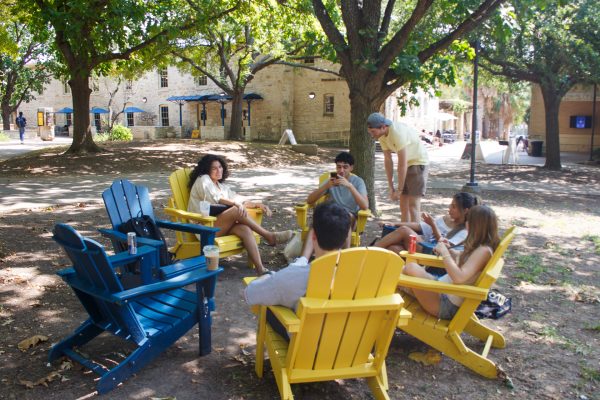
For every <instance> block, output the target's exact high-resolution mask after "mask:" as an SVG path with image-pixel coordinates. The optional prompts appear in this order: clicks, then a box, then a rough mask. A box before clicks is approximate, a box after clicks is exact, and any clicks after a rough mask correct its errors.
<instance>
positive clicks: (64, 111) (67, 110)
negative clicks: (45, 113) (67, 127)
mask: <svg viewBox="0 0 600 400" xmlns="http://www.w3.org/2000/svg"><path fill="white" fill-rule="evenodd" d="M54 113H55V114H71V113H73V109H72V108H71V107H63V108H61V109H60V110H58V111H54Z"/></svg>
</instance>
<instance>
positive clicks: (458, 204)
mask: <svg viewBox="0 0 600 400" xmlns="http://www.w3.org/2000/svg"><path fill="white" fill-rule="evenodd" d="M478 204H481V199H480V198H479V197H478V196H476V195H472V194H471V193H466V192H459V193H456V194H455V195H454V197H452V202H451V203H450V206H449V208H448V214H447V215H440V216H439V217H437V218H436V219H433V217H431V216H430V215H429V214H427V213H422V214H421V218H422V219H423V221H422V222H400V223H398V224H396V226H398V229H396V230H395V231H393V232H390V233H388V234H387V235H385V236H384V237H382V238H381V239H379V240H378V241H376V242H375V244H374V246H376V247H383V248H384V249H388V250H392V251H394V252H400V251H401V250H408V247H409V242H410V235H417V236H419V235H420V236H421V237H420V239H417V240H418V241H419V242H434V241H435V242H438V241H440V240H441V239H442V238H446V239H448V241H449V243H450V245H451V246H458V245H460V244H461V243H462V242H463V241H464V240H465V238H466V237H467V231H466V230H465V218H466V215H467V212H468V211H469V209H470V208H471V207H473V206H476V205H478Z"/></svg>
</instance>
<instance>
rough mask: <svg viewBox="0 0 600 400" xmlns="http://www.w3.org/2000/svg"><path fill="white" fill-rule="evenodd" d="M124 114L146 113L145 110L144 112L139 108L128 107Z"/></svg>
mask: <svg viewBox="0 0 600 400" xmlns="http://www.w3.org/2000/svg"><path fill="white" fill-rule="evenodd" d="M123 112H126V113H140V112H145V111H144V110H142V109H141V108H137V107H127V108H125V109H124V110H123Z"/></svg>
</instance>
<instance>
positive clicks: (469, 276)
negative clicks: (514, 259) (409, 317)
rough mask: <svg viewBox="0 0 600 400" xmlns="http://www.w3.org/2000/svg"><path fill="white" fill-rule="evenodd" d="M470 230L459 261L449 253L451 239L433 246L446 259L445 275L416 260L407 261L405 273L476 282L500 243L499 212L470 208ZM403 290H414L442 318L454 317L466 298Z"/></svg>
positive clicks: (451, 281)
mask: <svg viewBox="0 0 600 400" xmlns="http://www.w3.org/2000/svg"><path fill="white" fill-rule="evenodd" d="M467 230H468V232H469V233H468V235H467V239H466V240H465V250H464V251H463V252H462V254H461V255H460V257H459V258H458V262H457V261H456V260H455V259H454V257H453V256H452V255H451V254H450V251H449V248H448V243H446V242H439V243H438V244H437V245H436V246H435V248H434V252H435V253H436V254H438V255H440V256H441V257H442V258H443V260H444V265H445V267H446V274H445V275H443V276H441V277H439V278H438V277H435V276H433V275H431V274H429V273H428V272H427V271H425V268H423V267H422V266H420V265H419V264H417V263H414V262H409V263H407V264H406V265H405V266H404V270H403V271H402V273H403V274H405V275H409V276H415V277H419V278H426V279H431V280H438V281H441V282H447V283H454V284H464V285H469V284H473V283H475V281H476V280H477V278H478V277H479V275H480V273H481V271H482V270H483V268H484V267H485V266H486V264H487V263H488V261H489V260H490V258H491V257H492V254H493V253H494V251H495V250H496V247H498V244H499V243H500V238H499V237H498V219H497V218H496V214H495V213H494V211H493V210H492V209H491V208H489V207H487V206H475V207H473V208H471V210H470V211H469V214H468V215H467ZM403 290H407V291H409V292H411V293H412V294H413V295H414V296H415V298H416V299H417V301H418V302H419V304H420V305H421V307H423V309H424V310H425V311H427V312H428V313H429V314H431V315H433V316H436V317H438V318H440V319H451V318H452V317H454V314H456V312H457V311H458V308H459V307H460V305H461V304H462V302H463V300H464V299H463V298H462V297H458V296H454V295H450V294H444V293H435V292H429V291H426V290H419V289H410V290H409V289H403Z"/></svg>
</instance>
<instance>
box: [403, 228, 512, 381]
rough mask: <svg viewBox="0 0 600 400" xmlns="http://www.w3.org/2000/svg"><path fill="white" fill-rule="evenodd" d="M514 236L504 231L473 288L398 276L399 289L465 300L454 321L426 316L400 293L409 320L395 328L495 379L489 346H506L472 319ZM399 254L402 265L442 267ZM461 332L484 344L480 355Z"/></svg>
mask: <svg viewBox="0 0 600 400" xmlns="http://www.w3.org/2000/svg"><path fill="white" fill-rule="evenodd" d="M514 236H515V233H514V227H511V228H510V229H508V230H507V231H506V232H505V234H504V236H503V238H502V240H501V242H500V244H499V245H498V248H497V249H496V251H495V252H494V254H493V255H492V258H490V260H489V261H488V263H487V265H486V266H485V268H484V269H483V271H482V272H481V275H480V276H479V278H478V279H477V281H476V282H475V283H474V284H473V285H455V284H449V283H445V282H439V281H432V280H429V279H423V278H416V277H411V276H407V275H401V276H400V280H399V281H398V285H399V286H404V287H408V288H413V289H421V290H429V291H432V292H438V293H446V294H453V295H456V296H460V297H463V298H464V299H465V300H464V302H463V303H462V305H461V306H460V308H459V309H458V311H457V312H456V315H454V318H452V319H451V320H441V319H438V318H437V317H434V316H432V315H430V314H428V313H427V312H426V311H424V310H423V309H422V308H421V306H420V305H419V302H418V301H417V300H416V299H414V298H413V297H411V296H408V295H404V293H403V294H402V296H403V297H404V299H405V301H406V303H405V305H404V307H405V308H406V309H407V310H408V311H410V312H411V314H412V318H411V319H409V320H408V323H407V324H405V325H402V326H400V325H398V327H399V328H400V329H402V330H403V331H405V332H406V333H408V334H410V335H412V336H414V337H415V338H417V339H419V340H421V341H422V342H424V343H427V344H428V345H429V346H431V347H433V348H435V349H437V350H439V351H441V352H442V353H444V354H446V355H447V356H448V357H450V358H452V359H454V360H456V361H458V362H459V363H461V364H463V365H464V366H465V367H467V368H470V369H471V370H473V371H475V372H477V373H478V374H480V375H482V376H485V377H486V378H496V377H497V376H498V374H499V369H498V367H497V366H496V364H494V362H493V361H492V360H490V359H489V358H488V353H489V351H490V348H491V347H492V346H493V347H495V348H504V347H505V344H506V343H505V340H504V337H503V336H502V334H501V333H500V332H496V331H494V330H493V329H492V328H488V327H487V326H485V325H483V324H482V323H481V321H480V320H479V318H477V317H476V316H475V310H476V309H477V307H478V306H479V303H481V302H482V301H483V300H485V299H487V295H488V291H489V290H490V288H491V286H492V284H493V283H494V282H495V281H496V280H497V279H498V277H499V276H500V272H501V271H502V266H503V265H504V260H503V259H502V256H503V254H504V252H505V251H506V248H507V247H508V245H509V244H510V242H511V241H512V240H513V238H514ZM400 255H401V256H403V257H405V258H406V262H416V263H418V264H421V265H427V266H432V267H438V268H444V262H443V260H442V258H441V257H438V256H431V255H425V254H408V253H407V252H405V251H403V252H401V253H400ZM464 332H466V333H468V334H470V335H471V336H473V337H475V338H478V339H480V340H481V341H483V342H485V345H484V347H483V351H482V352H481V354H479V353H476V352H475V351H473V350H471V349H470V348H468V347H467V345H466V344H465V343H464V342H463V340H462V338H461V335H462V334H463V333H464Z"/></svg>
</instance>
